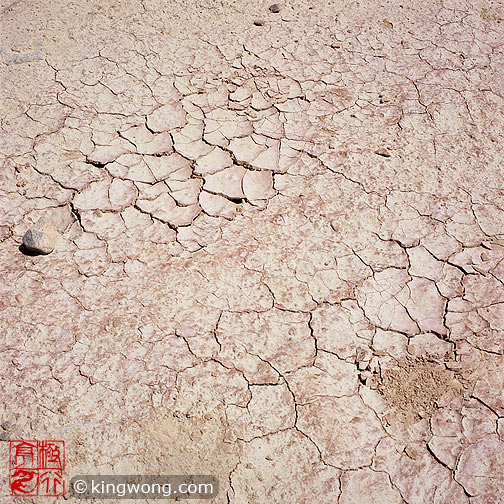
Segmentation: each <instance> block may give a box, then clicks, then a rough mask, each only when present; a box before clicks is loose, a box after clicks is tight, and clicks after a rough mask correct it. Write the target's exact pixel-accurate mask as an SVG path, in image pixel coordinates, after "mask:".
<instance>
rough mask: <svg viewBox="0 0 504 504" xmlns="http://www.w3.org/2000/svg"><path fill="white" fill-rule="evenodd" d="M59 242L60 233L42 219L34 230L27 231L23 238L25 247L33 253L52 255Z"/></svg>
mask: <svg viewBox="0 0 504 504" xmlns="http://www.w3.org/2000/svg"><path fill="white" fill-rule="evenodd" d="M57 240H58V232H57V231H56V229H55V228H54V227H53V226H52V225H51V224H50V223H49V222H47V221H46V219H45V218H44V217H42V218H41V219H39V221H38V222H37V224H35V226H33V228H31V229H28V231H26V233H25V234H24V236H23V245H24V246H25V247H26V248H27V249H28V250H31V251H32V252H37V253H39V254H50V253H51V252H52V251H53V250H54V247H55V246H56V242H57Z"/></svg>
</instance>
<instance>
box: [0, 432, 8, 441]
mask: <svg viewBox="0 0 504 504" xmlns="http://www.w3.org/2000/svg"><path fill="white" fill-rule="evenodd" d="M10 438H11V435H10V432H7V431H4V432H1V433H0V441H9V440H10Z"/></svg>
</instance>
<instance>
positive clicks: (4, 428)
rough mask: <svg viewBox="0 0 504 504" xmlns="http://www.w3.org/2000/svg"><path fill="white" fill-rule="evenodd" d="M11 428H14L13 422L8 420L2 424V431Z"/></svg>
mask: <svg viewBox="0 0 504 504" xmlns="http://www.w3.org/2000/svg"><path fill="white" fill-rule="evenodd" d="M11 427H12V420H6V421H5V422H4V423H3V424H2V429H3V430H9V429H10V428H11Z"/></svg>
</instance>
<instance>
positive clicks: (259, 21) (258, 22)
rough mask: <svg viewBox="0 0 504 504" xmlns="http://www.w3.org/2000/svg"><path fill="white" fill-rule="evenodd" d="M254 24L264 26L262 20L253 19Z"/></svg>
mask: <svg viewBox="0 0 504 504" xmlns="http://www.w3.org/2000/svg"><path fill="white" fill-rule="evenodd" d="M254 24H255V25H256V26H264V21H263V20H262V19H255V20H254Z"/></svg>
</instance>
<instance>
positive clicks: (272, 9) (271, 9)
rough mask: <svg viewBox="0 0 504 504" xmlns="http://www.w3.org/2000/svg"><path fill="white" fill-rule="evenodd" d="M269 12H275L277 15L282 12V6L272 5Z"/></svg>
mask: <svg viewBox="0 0 504 504" xmlns="http://www.w3.org/2000/svg"><path fill="white" fill-rule="evenodd" d="M269 10H270V12H274V13H275V14H276V13H277V12H280V5H278V4H277V3H274V4H273V5H270V7H269Z"/></svg>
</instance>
